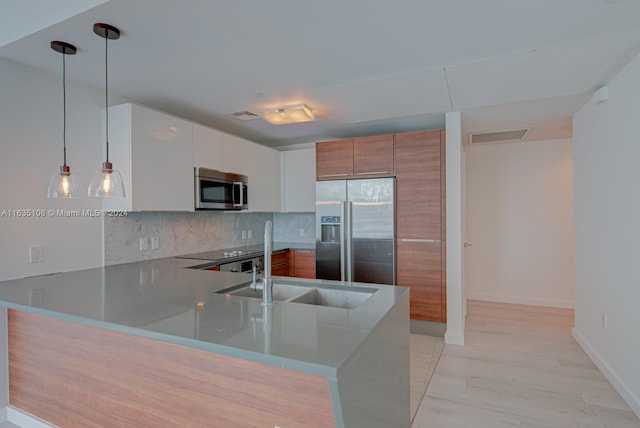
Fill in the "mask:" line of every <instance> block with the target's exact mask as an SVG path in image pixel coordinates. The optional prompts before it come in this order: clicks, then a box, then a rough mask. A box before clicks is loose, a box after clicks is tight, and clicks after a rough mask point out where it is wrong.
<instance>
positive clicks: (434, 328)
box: [409, 320, 447, 337]
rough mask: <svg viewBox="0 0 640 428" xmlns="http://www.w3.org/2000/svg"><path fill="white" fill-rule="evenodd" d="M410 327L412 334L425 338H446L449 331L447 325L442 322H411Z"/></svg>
mask: <svg viewBox="0 0 640 428" xmlns="http://www.w3.org/2000/svg"><path fill="white" fill-rule="evenodd" d="M409 326H410V329H409V330H410V331H411V333H412V334H422V335H425V336H437V337H444V333H445V332H446V331H447V324H445V323H442V322H432V321H422V320H410V322H409Z"/></svg>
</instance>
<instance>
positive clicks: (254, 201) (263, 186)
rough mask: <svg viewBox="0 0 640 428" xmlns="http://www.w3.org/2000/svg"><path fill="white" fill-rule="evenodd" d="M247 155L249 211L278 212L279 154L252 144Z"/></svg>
mask: <svg viewBox="0 0 640 428" xmlns="http://www.w3.org/2000/svg"><path fill="white" fill-rule="evenodd" d="M251 146H252V147H251V148H250V151H249V153H247V155H248V158H247V159H248V161H249V170H248V173H245V174H246V175H248V176H249V211H250V212H278V211H280V152H278V151H276V150H273V149H270V148H268V147H265V146H261V145H259V144H252V145H251Z"/></svg>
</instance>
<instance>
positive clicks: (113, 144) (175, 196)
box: [103, 104, 194, 211]
mask: <svg viewBox="0 0 640 428" xmlns="http://www.w3.org/2000/svg"><path fill="white" fill-rule="evenodd" d="M109 115H110V119H111V121H110V124H109V135H110V139H109V149H110V150H109V160H110V161H111V162H112V163H113V166H114V169H117V170H119V171H120V172H121V174H122V179H123V181H124V184H125V193H126V196H125V198H105V199H104V200H103V207H104V208H106V209H121V210H128V211H194V201H193V198H194V194H193V154H192V153H193V151H192V133H193V124H192V123H191V122H188V121H186V120H183V119H180V118H177V117H174V116H170V115H168V114H164V113H161V112H159V111H155V110H151V109H149V108H146V107H142V106H138V105H135V104H121V105H118V106H114V107H110V108H109Z"/></svg>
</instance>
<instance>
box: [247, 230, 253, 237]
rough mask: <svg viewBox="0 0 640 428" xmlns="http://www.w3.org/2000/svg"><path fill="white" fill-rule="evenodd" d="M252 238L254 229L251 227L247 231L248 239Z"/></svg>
mask: <svg viewBox="0 0 640 428" xmlns="http://www.w3.org/2000/svg"><path fill="white" fill-rule="evenodd" d="M251 238H253V230H251V229H249V230H248V231H247V239H251Z"/></svg>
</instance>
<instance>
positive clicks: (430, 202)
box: [395, 130, 446, 322]
mask: <svg viewBox="0 0 640 428" xmlns="http://www.w3.org/2000/svg"><path fill="white" fill-rule="evenodd" d="M444 149H445V145H444V133H443V131H442V130H432V131H420V132H411V133H405V134H397V135H396V140H395V172H396V201H397V205H396V224H397V229H396V238H397V242H396V248H397V274H396V277H397V284H398V285H404V286H408V287H410V288H411V318H413V319H419V320H425V321H437V322H446V263H445V258H444V254H445V248H446V247H445V245H446V243H445V240H446V233H445V224H444V219H445V213H446V210H445V208H446V205H445V183H444V177H445V161H444Z"/></svg>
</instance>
